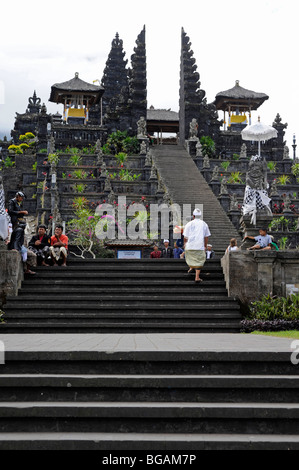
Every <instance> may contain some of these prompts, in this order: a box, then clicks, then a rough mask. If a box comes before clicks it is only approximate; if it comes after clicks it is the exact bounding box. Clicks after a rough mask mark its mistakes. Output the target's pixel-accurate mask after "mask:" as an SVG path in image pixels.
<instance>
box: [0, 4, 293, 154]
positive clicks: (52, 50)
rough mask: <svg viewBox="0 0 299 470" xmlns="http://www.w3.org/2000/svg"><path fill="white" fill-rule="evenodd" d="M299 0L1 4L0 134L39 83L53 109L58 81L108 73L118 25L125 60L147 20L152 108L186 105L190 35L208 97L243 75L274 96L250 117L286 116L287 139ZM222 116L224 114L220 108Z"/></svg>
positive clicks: (265, 119)
mask: <svg viewBox="0 0 299 470" xmlns="http://www.w3.org/2000/svg"><path fill="white" fill-rule="evenodd" d="M298 12H299V2H298V1H297V0H250V1H247V2H245V1H243V2H236V1H231V0H226V1H223V0H210V1H200V0H199V1H197V2H183V1H181V0H180V1H178V0H172V1H168V0H151V2H145V1H142V0H139V1H136V0H128V1H124V0H113V1H110V2H109V1H105V2H102V1H99V0H97V1H94V0H85V1H84V2H82V0H80V1H78V0H72V1H70V0H51V2H49V1H48V2H42V1H40V0H39V1H37V0H27V1H26V2H25V1H19V0H18V1H14V2H11V1H8V0H4V1H2V2H1V18H2V21H1V28H0V39H1V42H0V43H1V48H0V80H1V82H0V103H1V104H0V135H1V134H2V133H6V134H7V135H8V136H9V132H10V130H11V129H12V128H13V125H14V116H15V112H19V113H23V112H25V110H26V107H27V104H28V98H29V96H32V94H33V91H34V90H36V93H37V95H38V96H39V97H40V98H41V100H42V102H44V103H45V104H46V106H47V108H48V112H51V113H56V112H57V111H59V112H61V107H60V106H58V105H55V104H54V103H49V102H48V99H49V96H50V89H51V85H53V84H54V83H59V82H63V81H66V80H69V79H71V78H73V77H74V74H75V72H79V76H80V78H81V79H82V80H85V81H87V82H91V83H92V82H93V80H96V79H99V80H101V78H102V74H103V70H104V67H105V62H106V60H107V57H108V54H109V52H110V49H111V42H112V40H113V38H114V37H115V33H116V32H118V33H119V36H120V38H121V39H122V40H123V45H124V51H125V52H126V58H127V59H129V62H130V57H131V55H132V53H133V48H134V46H135V41H136V38H137V36H138V34H139V33H140V31H141V30H142V28H143V25H145V27H146V54H147V80H148V106H150V105H153V106H154V107H155V108H167V109H168V108H171V109H172V110H174V111H178V104H179V69H180V38H181V28H182V27H183V28H184V30H185V31H186V33H187V34H188V36H189V37H190V40H191V42H192V50H193V52H194V57H195V59H196V64H197V71H198V72H199V74H200V81H201V88H202V89H204V90H205V91H206V96H207V100H208V102H212V101H213V100H214V99H215V95H216V94H217V93H218V92H220V91H223V90H227V89H229V88H232V87H233V86H234V84H235V81H236V80H239V81H240V85H241V86H243V87H244V88H247V89H250V90H254V91H256V92H263V93H266V94H267V95H269V100H268V101H266V102H265V103H264V104H263V105H262V106H261V108H259V110H258V111H256V112H254V113H253V118H252V123H254V122H255V121H257V118H258V115H260V116H261V121H262V122H264V123H266V124H269V125H272V123H273V121H274V119H275V116H276V114H277V113H279V114H280V115H281V118H282V122H284V123H286V122H287V123H288V128H287V131H286V139H287V145H288V146H289V148H290V154H291V155H292V148H291V145H292V143H293V142H292V137H293V134H294V133H296V134H298V139H299V122H298V119H297V114H298V108H299V106H298V105H299V88H298V76H297V72H298V61H299V54H298V32H297V31H298ZM219 117H220V118H222V113H220V115H219Z"/></svg>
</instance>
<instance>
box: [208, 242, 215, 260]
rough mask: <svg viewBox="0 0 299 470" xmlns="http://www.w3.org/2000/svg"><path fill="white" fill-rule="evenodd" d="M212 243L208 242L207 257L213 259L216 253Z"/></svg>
mask: <svg viewBox="0 0 299 470" xmlns="http://www.w3.org/2000/svg"><path fill="white" fill-rule="evenodd" d="M212 248H213V247H212V245H211V244H210V243H208V244H207V249H206V258H207V259H211V258H213V257H214V255H215V251H213V250H212Z"/></svg>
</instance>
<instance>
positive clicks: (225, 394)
mask: <svg viewBox="0 0 299 470" xmlns="http://www.w3.org/2000/svg"><path fill="white" fill-rule="evenodd" d="M298 389H299V377H298V376H286V375H285V376H277V375H276V376H274V375H273V376H258V375H256V376H248V375H247V376H246V375H239V376H238V375H235V376H229V375H219V376H213V375H203V376H198V375H165V376H159V375H145V374H144V375H133V374H132V375H98V374H89V375H83V374H82V375H70V374H66V375H59V374H52V375H51V374H16V375H8V374H2V375H1V376H0V390H1V395H0V400H1V401H12V402H14V401H32V400H34V401H38V402H48V401H70V402H73V401H81V402H85V401H92V402H101V401H109V402H114V401H123V402H132V401H133V402H134V401H147V402H156V401H159V402H167V401H169V402H175V401H176V402H184V401H186V400H188V402H197V403H199V402H210V403H212V402H217V401H218V402H233V403H236V402H259V403H271V402H276V403H277V402H280V403H288V402H289V403H297V402H298Z"/></svg>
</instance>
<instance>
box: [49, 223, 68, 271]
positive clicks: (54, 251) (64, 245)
mask: <svg viewBox="0 0 299 470" xmlns="http://www.w3.org/2000/svg"><path fill="white" fill-rule="evenodd" d="M62 231H63V227H62V225H56V227H55V230H54V235H53V236H52V237H51V246H50V254H51V258H52V260H53V263H54V266H58V261H59V260H62V266H66V258H67V250H68V241H69V239H68V237H67V236H66V235H63V233H62Z"/></svg>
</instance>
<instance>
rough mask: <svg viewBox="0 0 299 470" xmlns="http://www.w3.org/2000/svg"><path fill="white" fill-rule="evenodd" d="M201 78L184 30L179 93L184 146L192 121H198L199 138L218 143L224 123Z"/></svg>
mask: <svg viewBox="0 0 299 470" xmlns="http://www.w3.org/2000/svg"><path fill="white" fill-rule="evenodd" d="M199 78H200V75H199V73H198V72H197V65H196V61H195V58H194V57H193V51H192V49H191V42H190V38H189V37H188V36H187V34H186V33H185V31H184V29H183V28H182V32H181V65H180V91H179V120H180V131H179V136H180V143H181V144H182V145H184V143H185V141H186V140H188V138H189V126H190V123H191V122H192V119H195V120H196V121H197V135H198V137H199V138H200V137H202V136H210V137H211V138H212V139H213V140H214V141H216V142H217V141H218V135H219V132H220V126H221V124H222V122H221V121H219V120H218V113H217V109H216V106H215V104H214V103H210V104H208V103H207V99H206V93H205V91H204V90H202V89H201V88H200V81H199Z"/></svg>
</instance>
